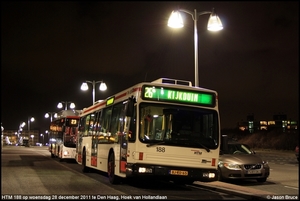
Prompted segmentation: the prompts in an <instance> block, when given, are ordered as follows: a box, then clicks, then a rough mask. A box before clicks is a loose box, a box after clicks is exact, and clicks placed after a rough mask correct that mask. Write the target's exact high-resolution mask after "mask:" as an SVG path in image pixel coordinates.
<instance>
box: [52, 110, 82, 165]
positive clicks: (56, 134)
mask: <svg viewBox="0 0 300 201" xmlns="http://www.w3.org/2000/svg"><path fill="white" fill-rule="evenodd" d="M79 114H80V111H79V110H62V111H60V112H58V113H57V117H56V118H55V119H54V120H53V121H52V122H51V123H50V131H49V145H48V148H49V151H50V153H51V157H52V158H55V157H56V158H59V159H60V161H62V160H64V159H75V155H76V139H77V135H78V124H79Z"/></svg>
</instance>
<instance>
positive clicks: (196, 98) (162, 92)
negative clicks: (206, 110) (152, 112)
mask: <svg viewBox="0 0 300 201" xmlns="http://www.w3.org/2000/svg"><path fill="white" fill-rule="evenodd" d="M142 98H143V99H145V100H156V101H165V102H177V103H184V104H194V105H205V106H209V107H214V106H215V104H216V103H215V95H214V94H213V93H207V92H198V91H191V90H184V89H175V88H166V87H155V86H143V90H142Z"/></svg>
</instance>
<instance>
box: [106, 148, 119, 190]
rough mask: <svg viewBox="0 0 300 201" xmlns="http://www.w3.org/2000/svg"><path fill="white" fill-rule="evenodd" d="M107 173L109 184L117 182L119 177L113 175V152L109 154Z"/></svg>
mask: <svg viewBox="0 0 300 201" xmlns="http://www.w3.org/2000/svg"><path fill="white" fill-rule="evenodd" d="M107 175H108V179H109V182H110V183H111V184H118V183H119V179H118V177H117V176H116V175H115V156H114V154H113V153H111V154H109V158H108V163H107Z"/></svg>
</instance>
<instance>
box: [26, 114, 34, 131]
mask: <svg viewBox="0 0 300 201" xmlns="http://www.w3.org/2000/svg"><path fill="white" fill-rule="evenodd" d="M30 122H34V117H28V125H27V128H28V135H30Z"/></svg>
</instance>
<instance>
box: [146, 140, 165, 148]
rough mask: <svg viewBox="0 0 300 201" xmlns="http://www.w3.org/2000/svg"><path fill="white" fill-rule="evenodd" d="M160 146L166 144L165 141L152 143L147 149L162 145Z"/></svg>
mask: <svg viewBox="0 0 300 201" xmlns="http://www.w3.org/2000/svg"><path fill="white" fill-rule="evenodd" d="M160 144H165V141H161V142H156V143H150V144H147V147H152V146H154V145H160Z"/></svg>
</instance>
